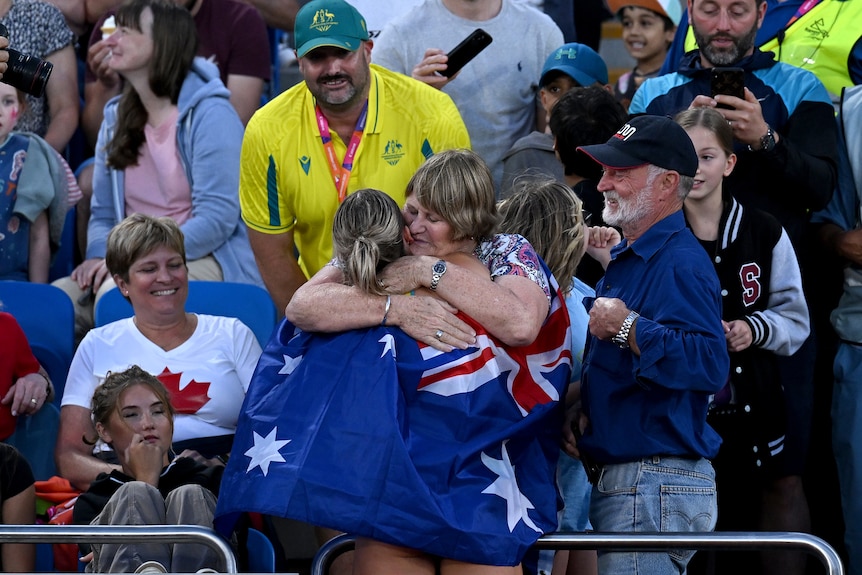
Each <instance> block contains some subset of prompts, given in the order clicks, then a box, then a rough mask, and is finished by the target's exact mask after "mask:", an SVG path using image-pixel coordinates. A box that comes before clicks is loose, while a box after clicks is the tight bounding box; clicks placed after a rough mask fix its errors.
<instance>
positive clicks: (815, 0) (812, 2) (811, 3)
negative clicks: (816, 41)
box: [784, 0, 820, 30]
mask: <svg viewBox="0 0 862 575" xmlns="http://www.w3.org/2000/svg"><path fill="white" fill-rule="evenodd" d="M819 3H820V0H806V1H805V2H804V3H803V4H802V6H800V7H799V9H798V10H797V11H796V14H794V15H793V18H791V19H790V20H789V21H788V22H787V24H785V25H784V28H785V30H786V29H787V28H790V25H791V24H793V23H794V22H796V21H797V20H799V19H800V18H802V17H803V16H805V14H807V13H808V11H809V10H811V9H812V8H814V7H815V6H817V5H818V4H819Z"/></svg>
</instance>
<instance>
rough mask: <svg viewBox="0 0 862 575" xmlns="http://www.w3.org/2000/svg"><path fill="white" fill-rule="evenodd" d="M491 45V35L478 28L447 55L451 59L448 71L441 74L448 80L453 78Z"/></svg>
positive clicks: (447, 66)
mask: <svg viewBox="0 0 862 575" xmlns="http://www.w3.org/2000/svg"><path fill="white" fill-rule="evenodd" d="M490 43H491V35H490V34H488V33H487V32H485V31H484V30H482V29H481V28H477V29H476V30H474V31H473V33H472V34H470V35H469V36H467V37H466V38H464V39H463V40H462V41H461V43H460V44H458V45H457V46H455V47H454V48H452V50H450V51H449V53H448V54H446V55H447V56H448V57H449V61H448V63H447V64H446V69H445V70H443V71H441V72H440V74H442V75H443V76H446V77H447V78H451V77H452V76H454V75H455V74H457V73H458V71H459V70H460V69H461V68H463V67H464V65H465V64H466V63H467V62H469V61H470V60H472V59H473V58H475V57H476V56H477V55H478V54H479V52H481V51H482V50H484V49H485V48H487V47H488V44H490Z"/></svg>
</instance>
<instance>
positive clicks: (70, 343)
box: [0, 281, 75, 406]
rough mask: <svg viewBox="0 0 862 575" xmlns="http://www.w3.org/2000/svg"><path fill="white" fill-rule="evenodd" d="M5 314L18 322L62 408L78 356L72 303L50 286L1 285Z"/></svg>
mask: <svg viewBox="0 0 862 575" xmlns="http://www.w3.org/2000/svg"><path fill="white" fill-rule="evenodd" d="M0 302H2V307H0V309H2V310H3V311H6V312H9V313H11V314H12V315H13V316H15V319H16V320H18V323H19V324H20V325H21V329H23V330H24V334H25V335H26V336H27V340H28V341H29V342H30V348H31V349H32V350H33V355H35V356H36V359H38V360H39V362H40V363H41V364H42V366H43V367H44V368H45V370H46V371H47V372H48V375H49V376H50V378H51V381H52V382H53V383H54V390H55V391H56V396H55V398H54V403H55V404H56V405H58V406H59V405H60V400H61V399H62V397H63V388H64V387H65V385H66V376H67V375H68V374H69V366H70V365H71V363H72V356H73V355H74V353H75V310H74V307H73V306H72V300H70V299H69V296H68V295H66V293H65V292H64V291H63V290H61V289H60V288H57V287H54V286H52V285H50V284H37V283H31V282H19V281H0Z"/></svg>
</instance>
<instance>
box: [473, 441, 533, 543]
mask: <svg viewBox="0 0 862 575" xmlns="http://www.w3.org/2000/svg"><path fill="white" fill-rule="evenodd" d="M506 443H508V440H507V441H504V442H503V445H502V456H503V459H494V458H493V457H491V456H489V455H486V454H485V452H482V463H484V464H485V467H487V468H488V469H490V470H491V471H493V472H494V473H496V474H497V479H496V480H494V483H492V484H491V485H489V486H488V487H486V488H485V489H484V491H482V493H490V494H493V495H497V496H498V497H502V498H503V499H505V500H506V518H507V520H508V522H509V532H510V533H511V532H512V531H514V530H515V525H517V524H518V521H519V520H521V521H523V522H524V524H525V525H527V527H529V528H530V529H532V530H533V531H536V532H538V533H541V532H542V530H541V529H539V528H538V527H536V524H535V523H533V520H532V519H530V516H529V514H528V513H527V510H529V509H535V506H534V505H533V504H532V503H531V502H530V500H529V499H527V497H526V496H525V495H524V494H523V493H521V491H520V490H519V489H518V482H517V480H516V479H515V468H514V467H512V463H511V461H509V452H508V451H506Z"/></svg>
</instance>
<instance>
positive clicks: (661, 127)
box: [578, 115, 698, 177]
mask: <svg viewBox="0 0 862 575" xmlns="http://www.w3.org/2000/svg"><path fill="white" fill-rule="evenodd" d="M578 151H579V152H581V153H583V154H586V155H588V156H589V157H591V158H592V159H593V160H595V161H596V162H598V163H599V164H601V165H603V166H605V167H608V168H613V169H615V170H626V169H629V168H637V167H639V166H644V165H646V164H653V165H656V166H659V167H660V168H664V169H666V170H673V171H675V172H679V173H680V174H681V175H683V176H691V177H693V176H694V175H695V173H696V172H697V164H698V159H697V151H695V149H694V144H692V142H691V138H689V137H688V134H687V133H686V131H685V130H684V129H683V128H682V126H680V125H679V124H677V123H676V122H674V121H673V120H671V119H670V118H667V117H665V116H648V115H643V116H636V117H634V118H632V119H631V120H629V121H628V122H627V123H626V124H625V125H623V127H622V128H620V129H619V130H618V131H617V133H616V134H614V135H613V136H611V138H610V139H609V140H608V141H607V142H605V143H604V144H595V145H592V146H580V147H578Z"/></svg>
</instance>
